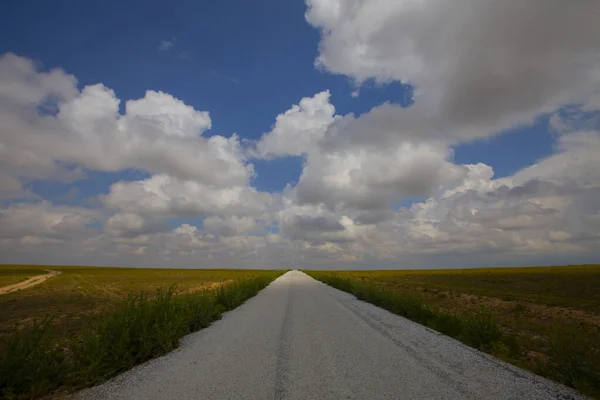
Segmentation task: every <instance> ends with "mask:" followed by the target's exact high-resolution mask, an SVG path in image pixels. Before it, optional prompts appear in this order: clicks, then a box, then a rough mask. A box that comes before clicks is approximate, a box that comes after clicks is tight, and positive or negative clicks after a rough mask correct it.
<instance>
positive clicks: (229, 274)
mask: <svg viewBox="0 0 600 400" xmlns="http://www.w3.org/2000/svg"><path fill="white" fill-rule="evenodd" d="M47 269H51V270H54V271H60V272H61V273H60V274H59V275H56V276H54V277H52V278H51V279H49V280H47V281H45V282H43V283H41V284H39V285H37V286H35V287H32V288H29V289H25V290H22V291H18V292H14V293H9V294H5V295H0V309H2V313H0V336H2V335H6V334H7V333H9V332H11V331H12V330H13V328H14V327H15V325H24V324H27V323H29V322H31V321H33V320H34V319H37V320H41V319H43V318H44V317H45V316H47V315H52V316H53V322H52V323H53V325H54V326H55V327H57V328H58V327H60V328H63V329H66V330H75V331H76V330H78V329H79V328H80V327H81V325H82V324H84V323H86V322H87V321H88V320H89V318H93V317H94V316H98V315H102V314H104V313H106V312H107V311H108V310H110V308H111V307H112V306H114V305H115V304H118V303H119V302H121V301H123V300H126V299H127V297H128V296H129V295H130V294H139V293H140V292H148V294H149V295H150V296H153V295H154V294H155V293H156V290H157V289H158V288H163V289H167V288H169V287H170V286H171V285H176V289H177V292H178V293H194V292H200V291H202V290H205V289H208V288H214V287H216V286H218V285H220V284H222V283H225V282H230V281H232V280H238V279H244V278H250V277H253V276H258V275H260V274H262V273H264V271H253V270H198V269H193V270H192V269H143V268H108V267H61V266H52V267H48V266H19V265H0V287H2V286H7V285H12V284H14V283H18V282H21V281H24V280H26V279H27V278H30V277H32V276H35V275H43V274H46V273H47V271H46V270H47Z"/></svg>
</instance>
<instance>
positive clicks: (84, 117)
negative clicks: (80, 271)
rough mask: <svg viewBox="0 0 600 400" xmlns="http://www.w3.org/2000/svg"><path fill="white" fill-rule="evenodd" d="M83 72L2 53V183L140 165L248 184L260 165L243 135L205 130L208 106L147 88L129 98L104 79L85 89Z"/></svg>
mask: <svg viewBox="0 0 600 400" xmlns="http://www.w3.org/2000/svg"><path fill="white" fill-rule="evenodd" d="M76 82H77V81H76V79H75V78H74V77H73V76H71V75H67V74H65V73H64V72H63V71H61V70H58V69H55V70H51V71H50V72H40V71H38V70H37V69H36V67H35V65H34V64H33V62H32V61H30V60H28V59H26V58H23V57H19V56H15V55H13V54H8V55H4V56H2V58H1V59H0V88H1V89H0V90H1V92H0V120H1V121H2V128H1V131H0V154H1V155H2V157H1V161H0V166H2V172H3V174H2V175H3V176H4V177H3V179H2V180H1V183H3V184H4V185H5V186H6V187H5V188H4V189H2V188H0V191H3V192H4V196H5V197H6V196H7V195H6V192H13V193H17V194H19V193H20V194H21V195H22V193H23V190H22V189H21V188H19V187H18V186H17V185H16V182H17V181H18V182H22V181H23V180H25V181H27V180H32V179H55V180H60V181H63V182H68V181H73V180H76V179H81V178H83V177H84V174H83V173H82V172H81V168H88V169H93V170H99V171H114V172H116V171H120V170H124V169H129V168H133V169H139V170H145V171H147V172H149V173H168V174H170V175H172V176H174V177H178V178H181V179H190V180H195V181H198V182H202V183H205V184H213V185H214V184H218V185H229V184H246V183H247V182H248V181H249V179H250V178H251V177H252V176H253V175H254V168H253V166H252V165H251V164H248V163H247V162H246V158H245V156H244V152H243V150H242V148H241V145H240V140H239V138H238V137H237V136H236V135H233V136H231V137H229V138H226V137H223V136H219V135H213V136H211V137H209V138H205V137H203V136H202V133H203V132H204V131H205V130H207V129H209V128H210V127H211V120H210V117H209V114H208V112H205V111H197V110H195V109H194V108H192V107H191V106H188V105H186V104H184V103H183V102H182V101H180V100H178V99H176V98H174V97H173V96H171V95H169V94H167V93H163V92H155V91H151V90H149V91H147V92H146V95H145V97H144V98H142V99H138V100H130V101H127V102H126V103H125V113H124V114H120V113H119V104H120V100H119V99H118V98H117V97H116V95H115V93H114V91H113V90H111V89H109V88H107V87H105V86H104V85H102V84H96V85H91V86H86V87H84V88H83V89H82V90H81V91H79V90H78V89H77V87H76Z"/></svg>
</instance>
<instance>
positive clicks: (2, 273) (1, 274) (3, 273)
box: [0, 267, 47, 287]
mask: <svg viewBox="0 0 600 400" xmlns="http://www.w3.org/2000/svg"><path fill="white" fill-rule="evenodd" d="M46 273H47V271H44V270H42V269H37V268H19V269H8V268H2V267H0V287H3V286H9V285H14V284H15V283H19V282H23V281H25V280H27V279H29V278H31V277H33V276H36V275H43V274H46Z"/></svg>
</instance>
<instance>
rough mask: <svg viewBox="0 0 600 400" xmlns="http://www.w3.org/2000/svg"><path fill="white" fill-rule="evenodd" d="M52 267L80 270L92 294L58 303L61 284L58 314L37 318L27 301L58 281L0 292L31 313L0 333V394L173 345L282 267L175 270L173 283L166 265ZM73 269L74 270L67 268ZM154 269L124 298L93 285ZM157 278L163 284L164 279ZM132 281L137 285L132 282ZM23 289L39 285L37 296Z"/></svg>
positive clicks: (16, 395) (130, 362)
mask: <svg viewBox="0 0 600 400" xmlns="http://www.w3.org/2000/svg"><path fill="white" fill-rule="evenodd" d="M53 269H60V270H62V271H63V274H65V275H69V274H68V273H64V271H66V270H71V272H72V274H73V275H74V276H80V277H81V275H85V276H86V279H88V282H90V284H88V285H86V286H85V289H88V290H89V291H91V292H92V293H95V295H94V296H89V297H90V298H89V299H88V300H89V301H88V302H84V301H81V302H78V303H76V304H75V305H73V304H68V303H66V302H65V301H68V299H70V298H72V297H71V295H72V294H71V293H70V291H69V290H66V293H65V296H64V297H63V298H62V301H63V305H64V306H65V308H66V311H65V310H63V311H62V312H61V313H60V314H59V315H58V316H56V315H52V314H47V313H46V314H45V315H44V316H42V317H39V315H40V310H35V307H34V306H35V305H36V304H37V305H38V307H42V306H41V304H39V303H38V302H37V301H43V299H44V298H45V299H46V300H48V301H50V302H52V299H51V297H44V296H48V295H49V293H52V292H53V290H50V288H49V287H52V288H54V290H55V291H57V292H61V291H65V289H64V288H61V287H60V285H59V283H60V282H58V283H57V282H56V281H54V282H52V280H49V281H47V282H44V283H42V284H40V285H38V286H36V287H34V288H30V289H27V290H24V291H23V292H22V293H20V292H17V293H11V294H7V295H5V296H7V297H8V296H12V297H17V298H16V299H14V298H13V299H12V300H8V301H9V302H10V303H9V304H11V305H13V306H15V307H16V308H18V306H19V305H20V304H19V302H20V301H23V303H22V304H21V306H22V307H23V310H26V311H27V312H28V313H31V311H32V310H34V311H37V313H36V312H33V313H32V314H33V316H32V317H31V319H25V320H20V321H19V323H18V324H17V325H15V326H13V328H12V330H11V331H10V332H8V333H4V334H3V335H2V336H0V398H6V399H30V398H39V397H43V396H46V395H49V394H56V393H62V392H69V391H73V390H76V389H81V388H84V387H87V386H92V385H95V384H98V383H100V382H103V381H105V380H107V379H109V378H111V377H113V376H115V375H117V374H119V373H121V372H124V371H126V370H128V369H130V368H132V367H133V366H135V365H136V364H139V363H142V362H144V361H147V360H149V359H152V358H154V357H158V356H160V355H163V354H165V353H167V352H169V351H171V350H173V349H174V348H176V347H177V346H178V345H179V340H180V339H181V338H182V337H183V336H185V335H186V334H188V333H191V332H194V331H197V330H199V329H202V328H205V327H207V326H208V325H210V323H211V322H213V321H215V320H218V319H219V318H221V316H222V313H223V312H225V311H228V310H232V309H234V308H236V307H238V306H239V305H241V304H242V303H244V302H245V301H246V300H247V299H248V298H250V297H252V296H254V295H256V294H257V293H258V292H259V291H260V290H261V289H263V288H264V287H265V286H267V285H268V284H269V283H270V282H271V281H272V280H274V279H275V278H276V277H278V276H280V275H281V274H282V273H283V272H281V271H235V270H231V271H228V270H219V271H217V270H194V271H189V272H188V271H182V270H178V272H177V273H179V274H181V275H182V276H181V277H180V278H179V279H180V282H177V283H175V282H170V281H172V280H174V278H173V275H170V274H172V273H173V271H174V270H141V269H135V270H129V272H123V271H122V270H117V269H109V268H97V269H93V268H92V269H89V268H83V270H86V271H91V274H86V273H85V272H82V271H81V270H82V269H75V268H72V269H69V268H58V267H53ZM75 270H76V271H78V272H76V273H74V272H73V271H75ZM126 271H127V270H126ZM113 272H114V276H113V277H112V278H111V277H110V276H111V274H113ZM63 274H61V275H60V276H57V277H56V278H55V279H56V280H58V279H59V277H62V275H63ZM161 274H163V276H166V278H165V279H164V280H163V281H161V280H160V279H157V281H156V282H154V284H153V286H155V287H154V290H153V291H148V290H142V291H137V293H136V292H133V294H132V293H131V292H130V293H129V294H127V295H125V297H124V298H123V293H121V292H119V291H116V292H119V295H118V296H117V295H114V293H115V291H111V290H109V289H106V290H104V291H103V290H100V289H93V288H99V287H101V286H102V285H105V284H106V282H102V279H100V282H99V281H98V277H103V278H104V279H105V280H108V281H110V280H111V279H112V280H113V282H114V281H115V280H116V281H122V279H121V278H123V277H125V276H128V278H127V279H126V280H127V281H131V280H134V279H136V278H138V276H139V277H140V278H139V280H140V281H145V282H146V283H147V284H149V283H150V281H149V278H148V275H149V276H151V277H152V278H155V279H156V278H157V277H158V276H160V275H161ZM188 274H189V275H192V276H195V277H196V278H197V281H196V283H198V282H200V280H201V279H202V278H201V276H202V275H204V277H203V278H205V279H206V280H205V281H203V282H204V283H203V284H202V285H196V286H195V285H193V284H191V283H190V276H189V275H188ZM115 276H116V278H115ZM217 277H219V279H220V280H219V279H217ZM53 279H54V278H53ZM192 280H193V279H192ZM165 281H166V282H167V283H170V285H169V286H164V283H165ZM67 282H68V281H67ZM207 282H208V283H207ZM179 283H181V286H182V287H180V286H179ZM97 284H99V285H100V286H96V285H97ZM161 284H162V285H161ZM45 285H46V286H49V287H45ZM133 285H134V286H136V287H138V288H139V286H140V283H139V282H138V283H137V284H133ZM116 286H119V285H116ZM81 289H84V288H83V287H82V288H81ZM113 289H114V288H113ZM30 292H40V293H41V294H42V297H40V298H38V296H35V295H33V293H30ZM88 294H89V293H88ZM16 295H18V296H16ZM102 296H104V297H105V303H104V304H101V302H100V301H99V299H98V298H101V297H102ZM2 301H5V302H6V301H7V300H6V299H2ZM0 306H2V305H1V304H0ZM94 306H98V307H99V308H100V311H98V310H92V309H86V307H94ZM42 309H44V308H42ZM15 312H16V310H15V309H13V310H12V311H11V314H10V315H9V316H8V317H5V316H4V313H3V314H2V315H3V318H12V319H13V320H15V319H16V316H15ZM69 312H71V313H74V314H78V316H79V318H72V315H69ZM57 319H58V321H57Z"/></svg>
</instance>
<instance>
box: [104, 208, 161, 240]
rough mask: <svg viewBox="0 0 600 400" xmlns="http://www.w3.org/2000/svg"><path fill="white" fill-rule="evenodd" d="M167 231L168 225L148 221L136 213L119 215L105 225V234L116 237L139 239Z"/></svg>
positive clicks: (111, 218) (113, 216)
mask: <svg viewBox="0 0 600 400" xmlns="http://www.w3.org/2000/svg"><path fill="white" fill-rule="evenodd" d="M167 230H168V226H167V225H166V224H164V223H161V222H159V221H148V220H146V219H144V218H142V217H141V216H139V215H138V214H134V213H117V214H114V215H112V216H111V217H110V218H108V219H107V220H106V222H105V223H104V232H105V233H106V234H108V235H109V236H114V237H125V238H127V237H137V236H140V235H146V234H151V233H157V232H165V231H167Z"/></svg>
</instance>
